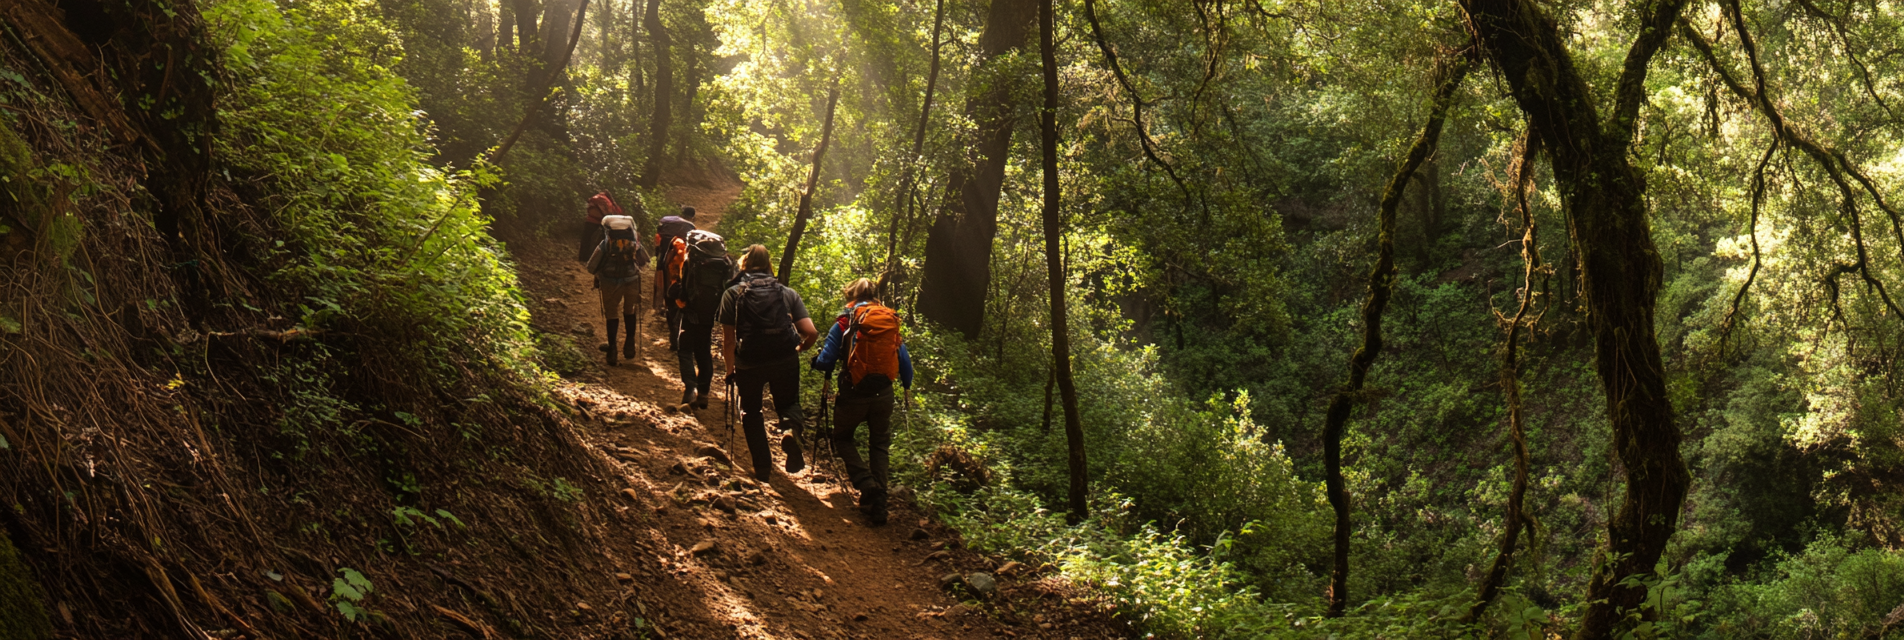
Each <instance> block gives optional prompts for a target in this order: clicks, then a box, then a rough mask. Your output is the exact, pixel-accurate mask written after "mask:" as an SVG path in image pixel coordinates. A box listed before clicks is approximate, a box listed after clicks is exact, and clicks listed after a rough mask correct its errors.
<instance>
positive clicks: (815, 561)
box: [514, 182, 1130, 640]
mask: <svg viewBox="0 0 1904 640" xmlns="http://www.w3.org/2000/svg"><path fill="white" fill-rule="evenodd" d="M739 190H740V187H739V186H738V185H735V184H732V183H731V182H725V183H721V182H717V183H714V184H708V185H694V186H683V187H677V188H675V189H673V190H672V191H671V192H670V196H671V197H672V199H673V200H674V201H675V202H678V203H681V204H689V205H693V206H695V207H696V208H697V209H698V210H699V212H700V213H699V216H700V220H699V222H700V223H701V224H702V226H703V228H709V227H712V226H714V225H718V223H719V220H720V217H721V215H722V214H723V213H724V211H725V209H726V206H727V204H728V203H730V202H732V201H733V199H734V198H735V197H736V196H737V195H738V193H739ZM570 242H571V239H568V238H553V239H541V240H532V241H528V242H525V243H518V244H516V245H515V247H514V249H515V252H516V256H517V259H518V260H519V261H520V266H521V270H522V271H521V274H522V281H523V286H524V288H525V289H526V291H527V292H528V293H529V294H530V295H531V296H532V298H531V299H532V300H533V301H534V302H533V303H532V308H533V314H534V322H535V324H536V325H537V327H538V328H540V329H541V330H543V331H548V332H552V333H569V334H575V333H578V332H577V331H576V330H577V329H578V328H579V327H580V326H582V325H586V326H587V327H588V328H589V329H590V330H591V331H592V334H591V335H590V336H589V337H587V338H585V339H582V340H581V344H582V346H583V349H584V351H586V352H588V354H589V355H590V356H594V357H596V358H597V365H598V366H599V362H600V361H599V352H597V351H596V350H595V349H594V345H595V344H596V341H597V340H599V339H600V337H601V336H602V335H603V333H602V331H603V328H604V327H603V319H602V318H601V317H600V316H599V303H598V301H597V298H596V296H595V293H594V291H593V290H592V288H591V284H590V278H589V276H588V275H587V274H586V273H585V272H584V271H583V270H582V269H581V266H580V265H578V264H576V263H575V262H574V260H573V255H572V251H573V245H572V244H570ZM644 306H646V305H645V304H644ZM641 334H642V335H643V336H644V337H645V340H643V344H642V347H641V354H642V355H641V357H639V358H637V359H635V360H634V361H633V362H628V361H624V362H623V363H622V364H621V365H619V366H616V367H612V368H608V367H601V368H596V369H593V370H590V371H585V372H583V373H581V374H579V375H578V376H576V378H577V379H576V380H571V381H568V382H567V383H565V384H563V385H562V388H561V389H560V390H559V391H558V395H559V396H560V397H562V398H563V399H565V400H567V401H568V402H571V403H573V404H574V405H575V406H577V407H579V408H581V410H582V413H583V414H584V415H585V416H586V417H587V418H588V419H589V420H588V421H582V422H579V424H582V425H584V427H585V433H584V440H585V442H586V444H587V446H589V447H590V448H593V449H596V450H597V451H598V452H600V453H603V454H606V457H608V458H609V459H611V460H614V461H616V464H618V465H619V471H620V473H622V475H623V477H622V478H621V480H622V482H623V483H625V486H626V487H628V488H627V489H625V490H623V491H622V495H620V496H617V497H616V500H618V501H619V505H617V506H616V507H614V508H615V510H618V511H621V512H622V513H623V515H625V516H630V517H629V518H628V520H632V521H634V522H636V523H639V525H640V527H639V528H631V529H628V530H625V531H621V532H610V534H609V535H608V536H606V543H607V544H609V545H611V546H614V547H619V548H614V549H604V550H602V555H603V556H604V557H605V558H608V559H609V560H610V563H611V564H617V565H620V566H622V567H624V568H620V569H617V571H621V572H626V573H627V574H628V575H627V579H625V580H623V582H625V583H626V585H625V587H624V589H623V592H622V595H621V596H620V597H621V598H622V603H624V605H625V604H626V603H630V602H633V603H634V605H635V606H633V607H625V606H623V607H610V608H611V609H616V608H621V609H625V610H634V611H639V612H641V613H642V614H643V615H644V616H645V618H646V620H647V622H648V624H650V625H653V626H654V627H655V628H658V630H659V631H660V633H659V634H656V635H661V636H662V637H686V638H799V639H804V640H812V639H819V638H880V639H884V638H989V637H1022V638H1110V637H1124V636H1128V635H1130V631H1129V627H1128V626H1126V625H1125V624H1124V623H1122V622H1117V621H1115V620H1113V619H1112V616H1111V615H1110V614H1109V613H1108V611H1109V608H1108V606H1107V605H1106V604H1105V603H1103V602H1102V601H1100V600H1098V599H1095V598H1092V597H1090V596H1089V594H1085V593H1081V592H1079V591H1078V590H1076V589H1074V588H1072V587H1070V586H1069V585H1068V584H1066V583H1065V582H1064V581H1062V580H1061V579H1058V578H1055V577H1051V576H1048V575H1041V574H1040V572H1038V571H1035V570H1026V569H1024V568H1022V567H1021V568H1016V569H1014V570H1011V571H1009V572H1007V573H1006V574H1005V575H998V570H999V569H1000V568H1001V566H1003V565H1005V560H1004V559H1002V558H996V557H991V556H986V555H982V554H978V553H974V552H972V551H970V550H967V549H964V548H963V545H961V544H960V543H959V540H958V537H957V535H956V534H955V533H953V532H951V531H949V530H948V529H946V528H945V527H943V526H940V525H938V524H937V523H934V522H931V521H930V519H929V518H927V517H925V516H924V514H922V513H920V512H919V511H918V510H917V509H916V508H915V507H914V506H913V505H911V504H909V503H906V502H904V501H899V500H896V501H895V504H894V506H893V511H892V518H891V523H890V524H889V525H887V526H885V527H877V528H875V527H870V526H868V525H867V524H866V523H865V521H864V518H863V516H861V515H860V514H859V512H858V510H857V509H856V508H855V507H854V506H853V505H854V504H855V498H854V497H853V496H852V495H850V494H849V493H848V492H845V491H842V490H841V488H840V487H839V485H838V484H837V483H836V480H835V479H834V478H833V477H832V476H831V475H829V474H828V473H826V472H825V471H824V470H822V468H821V467H822V466H823V465H818V464H816V461H813V460H809V467H808V469H807V470H806V471H803V472H801V473H798V474H792V475H791V476H789V475H786V474H784V473H782V472H780V471H776V473H775V475H774V477H773V478H772V480H771V481H770V483H769V484H768V486H766V487H759V486H757V485H755V484H754V482H753V481H752V480H751V479H749V478H748V477H747V476H748V475H749V474H747V473H746V472H745V471H742V470H738V469H736V468H734V467H733V466H731V465H728V464H725V463H723V462H721V461H720V460H719V459H720V458H723V457H726V458H729V459H736V458H737V459H740V460H745V458H746V442H745V439H744V438H741V437H740V436H739V435H738V434H737V433H736V434H735V435H734V436H733V437H732V441H731V442H732V445H730V436H729V433H728V431H727V426H726V424H727V423H726V421H725V419H724V416H725V414H724V413H723V409H725V401H726V400H725V398H724V397H721V390H720V389H719V386H720V385H719V384H718V379H719V377H720V375H719V372H717V375H716V382H717V384H716V389H715V394H716V397H715V398H714V399H712V401H711V404H710V406H709V408H707V409H703V410H700V411H698V412H690V413H671V412H669V411H667V410H666V409H665V405H666V404H671V403H674V402H676V401H678V400H679V398H680V393H681V386H680V382H679V379H678V378H677V376H676V373H675V370H676V364H675V361H674V358H673V354H672V353H670V352H668V351H667V349H666V339H665V334H664V332H663V329H662V323H661V322H660V321H658V320H657V319H656V317H655V316H653V315H645V317H644V318H643V321H642V327H641ZM716 339H717V340H718V336H717V338H716ZM716 353H718V348H717V351H716ZM716 360H717V361H718V360H719V358H718V356H717V357H716ZM716 366H717V367H718V366H719V365H718V364H717V365H716ZM735 431H736V432H737V431H738V425H736V427H735ZM730 446H732V447H737V448H738V449H730ZM709 447H712V449H709ZM776 448H778V447H776ZM709 453H713V454H715V455H714V456H713V457H708V456H707V455H706V454H709ZM809 457H810V458H811V457H814V456H812V455H810V456H809ZM775 460H776V464H779V463H780V462H781V461H782V460H781V456H780V453H779V452H778V451H776V452H775ZM897 462H898V461H895V463H897ZM744 464H745V463H744V462H743V465H744ZM607 480H608V482H609V483H610V484H611V485H613V484H616V482H615V479H613V478H608V479H607ZM723 503H725V504H723ZM723 506H732V507H733V509H732V510H731V511H730V510H724V509H723V508H722V507H723ZM707 542H711V543H713V545H714V547H713V549H712V550H710V551H707V552H704V553H700V554H696V553H694V552H693V550H694V549H695V548H696V546H697V545H700V544H703V543H707ZM973 571H985V572H990V573H993V574H994V575H996V577H997V579H998V585H999V593H998V594H997V595H995V596H993V597H992V598H990V599H989V600H980V599H976V598H972V597H971V596H969V595H957V594H955V592H953V591H950V590H947V589H944V588H941V586H940V578H941V576H944V575H946V574H950V573H955V572H956V573H960V574H967V573H970V572H973ZM961 597H964V598H966V601H965V602H964V603H963V604H962V603H961V601H960V598H961ZM650 607H652V608H650ZM599 623H600V624H601V627H598V628H599V629H601V630H602V631H608V632H611V633H613V632H618V631H622V630H631V627H630V626H629V624H630V621H628V620H625V619H619V618H617V619H611V620H606V621H599Z"/></svg>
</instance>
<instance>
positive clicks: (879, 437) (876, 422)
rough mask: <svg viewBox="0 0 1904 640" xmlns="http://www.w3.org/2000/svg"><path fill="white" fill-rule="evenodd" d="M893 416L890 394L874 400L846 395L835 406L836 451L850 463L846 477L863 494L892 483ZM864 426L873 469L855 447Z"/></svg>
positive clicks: (887, 392) (882, 394)
mask: <svg viewBox="0 0 1904 640" xmlns="http://www.w3.org/2000/svg"><path fill="white" fill-rule="evenodd" d="M892 412H893V393H892V391H890V390H888V391H886V392H884V393H881V394H879V395H877V396H872V397H853V395H852V394H851V393H842V394H840V399H839V401H838V402H835V403H834V404H833V451H834V452H835V453H838V454H839V456H840V461H841V462H845V463H846V475H847V477H849V478H851V479H852V481H853V488H854V489H857V490H859V492H860V493H865V492H866V490H868V489H871V488H873V487H875V486H878V487H886V486H888V484H887V483H888V482H889V481H890V480H891V476H890V475H889V474H888V470H889V467H888V466H887V463H888V460H889V458H890V455H889V454H890V453H891V450H892ZM862 422H864V423H866V432H867V433H866V457H867V458H870V459H871V461H872V466H870V467H868V466H867V464H866V461H864V460H861V459H860V457H859V448H858V447H857V446H855V445H854V444H853V436H854V435H855V434H856V433H857V432H858V431H859V425H860V423H862Z"/></svg>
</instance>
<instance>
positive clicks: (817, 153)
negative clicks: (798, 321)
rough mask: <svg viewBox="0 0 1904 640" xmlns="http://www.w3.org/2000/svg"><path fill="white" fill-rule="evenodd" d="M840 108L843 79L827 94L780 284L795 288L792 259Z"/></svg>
mask: <svg viewBox="0 0 1904 640" xmlns="http://www.w3.org/2000/svg"><path fill="white" fill-rule="evenodd" d="M839 104H840V76H839V74H838V73H837V72H836V73H835V74H834V76H833V88H832V89H829V90H828V91H827V92H826V123H825V124H822V125H820V146H818V147H815V148H814V149H813V169H812V170H810V171H808V172H807V188H806V190H804V191H801V192H800V208H799V209H798V210H796V211H794V214H793V230H792V231H790V232H788V233H787V246H786V248H784V249H781V251H780V271H779V272H778V273H779V274H780V282H781V284H787V285H791V284H793V259H794V258H795V257H797V256H798V255H799V254H800V236H802V235H805V234H806V232H807V222H808V221H809V220H811V219H812V218H813V190H814V189H817V188H819V186H820V166H821V165H820V163H822V162H824V161H825V160H826V147H827V145H829V144H832V142H833V111H834V107H837V106H839Z"/></svg>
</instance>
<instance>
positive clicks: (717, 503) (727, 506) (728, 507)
mask: <svg viewBox="0 0 1904 640" xmlns="http://www.w3.org/2000/svg"><path fill="white" fill-rule="evenodd" d="M714 508H716V509H720V510H722V511H726V512H728V513H733V512H734V510H735V509H737V508H738V507H737V506H736V505H735V504H734V496H721V497H718V498H715V499H714Z"/></svg>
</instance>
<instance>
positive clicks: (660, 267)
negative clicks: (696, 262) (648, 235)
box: [654, 207, 695, 351]
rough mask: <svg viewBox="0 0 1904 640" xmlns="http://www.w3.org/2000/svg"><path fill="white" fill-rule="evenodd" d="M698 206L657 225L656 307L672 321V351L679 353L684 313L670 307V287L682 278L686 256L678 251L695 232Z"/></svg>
mask: <svg viewBox="0 0 1904 640" xmlns="http://www.w3.org/2000/svg"><path fill="white" fill-rule="evenodd" d="M694 229H695V226H694V207H681V214H680V215H676V216H665V217H663V218H661V221H660V222H657V223H655V290H654V294H655V295H654V301H655V308H656V309H657V310H658V311H659V312H660V313H661V315H662V316H663V317H665V318H666V319H667V322H668V350H669V351H675V350H676V347H677V346H678V345H676V344H675V339H676V335H675V334H676V333H677V332H679V331H680V330H681V326H680V323H681V314H680V312H679V310H678V309H676V308H675V307H674V306H673V305H669V304H667V293H668V288H669V287H672V286H674V283H675V282H677V281H679V280H680V278H681V266H682V261H683V259H684V258H685V257H686V256H685V255H684V254H683V253H681V252H677V251H676V250H675V249H676V248H677V247H680V246H681V242H682V240H683V239H684V238H686V237H687V235H688V232H689V231H693V230H694Z"/></svg>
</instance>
